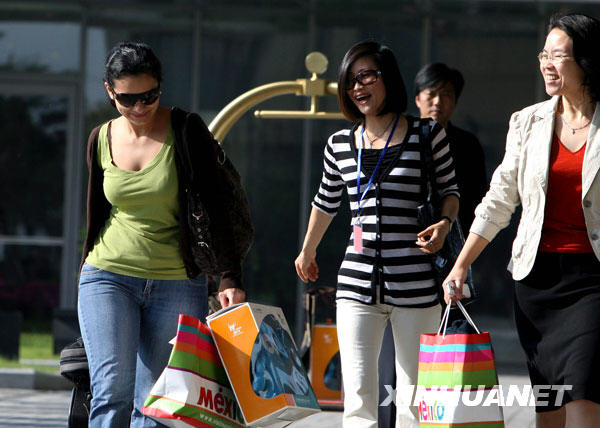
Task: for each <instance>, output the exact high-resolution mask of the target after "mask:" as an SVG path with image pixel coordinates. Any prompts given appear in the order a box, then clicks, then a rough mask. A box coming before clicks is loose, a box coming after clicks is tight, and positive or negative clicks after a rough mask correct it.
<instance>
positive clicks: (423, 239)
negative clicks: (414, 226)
mask: <svg viewBox="0 0 600 428" xmlns="http://www.w3.org/2000/svg"><path fill="white" fill-rule="evenodd" d="M448 232H450V223H449V222H448V221H447V220H445V219H443V220H441V221H438V222H437V223H434V224H432V225H431V226H429V227H427V229H425V230H423V231H421V232H419V233H418V234H417V242H416V244H417V245H418V246H419V247H421V251H423V252H424V253H426V254H435V253H437V252H438V251H440V250H441V249H442V247H443V246H444V241H445V240H446V236H447V235H448Z"/></svg>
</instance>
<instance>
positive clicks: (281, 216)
mask: <svg viewBox="0 0 600 428" xmlns="http://www.w3.org/2000/svg"><path fill="white" fill-rule="evenodd" d="M567 10H573V11H575V10H576V11H579V12H584V13H588V14H590V15H592V16H600V5H598V4H594V3H591V2H573V1H572V2H564V3H561V2H543V1H512V2H510V1H509V2H499V1H489V0H487V1H486V0H481V1H476V0H473V1H441V0H439V1H436V0H429V1H408V0H407V1H397V0H396V1H391V0H373V1H370V2H360V1H357V0H345V1H341V0H329V1H327V0H312V1H310V0H307V1H304V2H303V1H291V0H284V1H278V2H271V1H266V0H262V1H244V0H233V1H220V0H215V1H211V2H208V1H201V0H197V1H194V0H178V1H171V2H164V1H148V0H144V1H141V0H140V1H136V0H129V1H118V2H117V1H111V0H106V1H100V0H90V1H86V2H79V1H67V2H64V1H47V2H43V3H42V2H37V1H29V0H19V1H16V0H15V1H5V2H2V4H1V5H0V90H1V91H0V112H2V114H1V117H0V123H1V125H2V128H1V129H2V133H1V135H0V159H1V160H2V168H1V170H0V176H1V177H2V180H3V183H10V185H8V186H6V185H5V186H1V190H0V192H1V193H2V198H0V292H2V291H1V290H6V289H8V287H9V286H10V287H13V288H16V287H27V286H26V284H28V283H30V282H35V283H36V284H38V286H39V287H42V288H44V287H45V289H47V290H48V293H49V295H51V296H52V298H48V301H49V302H50V303H49V304H50V306H51V307H52V308H54V309H73V308H74V307H75V303H76V275H77V267H78V263H79V254H78V253H79V251H80V246H81V239H82V228H83V227H84V213H85V209H84V203H83V202H84V193H85V188H86V186H85V182H86V177H87V172H86V170H87V169H86V167H85V164H84V148H85V142H86V137H87V134H88V133H89V131H90V130H91V129H92V127H93V126H95V125H97V124H99V123H101V122H102V121H105V120H107V119H109V118H111V117H114V116H115V114H116V111H115V110H114V109H113V108H112V107H111V106H110V105H109V104H108V102H107V98H106V92H105V90H104V87H103V85H102V73H103V64H104V58H105V55H106V53H107V51H108V49H110V47H111V46H113V45H114V44H115V43H117V42H118V41H121V40H140V41H145V42H147V43H149V44H150V45H151V46H152V47H153V48H154V49H155V51H156V53H157V55H158V56H159V57H160V58H161V60H162V62H163V66H164V85H163V95H162V98H161V102H162V103H163V104H164V105H177V106H179V107H182V108H184V109H190V110H194V111H197V112H199V113H200V114H201V115H202V116H203V118H204V119H205V121H206V122H207V123H209V122H210V121H211V120H212V119H213V118H214V117H215V116H216V115H217V113H218V112H219V111H220V110H221V109H222V108H223V107H224V106H225V105H227V104H228V103H229V102H230V101H231V100H232V99H234V98H235V97H237V96H239V95H240V94H242V93H244V92H246V91H248V90H250V89H252V88H254V87H256V86H259V85H263V84H266V83H270V82H274V81H281V80H295V79H297V78H302V77H307V76H308V74H307V71H306V69H305V67H304V58H305V56H306V54H307V53H308V52H310V51H313V50H318V51H321V52H323V53H324V54H325V55H326V56H327V57H328V59H329V68H328V70H327V71H326V72H325V73H324V75H323V77H325V78H328V79H331V80H335V78H336V71H337V66H338V64H339V62H340V60H341V58H342V56H343V54H344V52H345V51H346V50H347V49H348V47H349V46H351V45H352V44H353V43H355V42H356V41H358V40H361V39H365V38H370V37H371V38H375V39H377V40H380V41H382V42H383V43H385V44H387V45H389V46H390V47H391V48H392V49H393V50H394V51H395V53H396V55H397V58H398V60H399V63H400V68H401V70H402V73H403V75H404V79H405V83H406V86H407V89H408V92H409V113H411V114H416V113H417V109H416V107H415V106H414V104H413V103H412V100H413V96H414V94H413V92H412V80H413V78H414V75H415V74H416V72H417V70H418V69H419V68H420V67H421V65H423V64H425V63H427V62H434V61H441V62H446V63H447V64H448V65H450V66H452V67H456V68H459V69H460V70H461V71H462V72H463V74H464V76H465V80H466V85H465V89H464V91H463V95H462V96H461V99H460V100H459V105H458V108H457V110H456V113H455V115H454V117H453V122H454V123H455V124H456V125H458V126H461V127H463V128H466V129H468V130H471V131H472V132H474V133H475V134H476V135H477V136H478V137H479V139H480V140H481V142H482V144H483V146H484V149H485V153H486V159H487V169H488V172H489V174H490V175H491V172H492V171H493V169H494V168H495V167H496V166H497V164H498V163H499V162H500V160H501V158H502V156H503V151H504V140H505V135H506V131H507V128H508V119H509V116H510V114H511V113H512V112H513V111H515V110H517V109H520V108H522V107H523V106H526V105H529V104H532V103H534V102H536V101H540V100H542V99H544V93H543V90H542V89H543V88H542V85H541V79H540V77H539V71H538V64H537V60H536V58H535V55H536V53H537V52H538V51H539V49H540V47H541V45H542V42H543V38H544V32H545V30H544V25H545V22H546V21H547V19H548V17H549V16H550V15H551V14H552V13H554V12H557V11H567ZM307 106H308V104H307V100H306V99H303V98H302V97H295V96H293V95H287V96H282V97H278V98H274V99H271V100H269V101H266V102H264V103H263V104H261V105H260V108H261V109H290V110H291V109H294V110H297V109H305V108H307ZM321 107H322V108H323V109H325V110H337V102H336V100H335V98H334V97H329V98H328V99H327V100H323V101H322V105H321ZM347 126H348V123H347V122H346V121H343V120H324V121H306V120H291V119H288V120H280V119H257V118H255V117H254V116H253V115H252V112H249V113H246V114H245V115H244V116H242V118H241V119H240V120H239V121H238V122H237V123H236V124H235V126H234V127H233V128H232V129H231V131H230V132H229V134H228V135H227V137H226V138H225V139H224V141H223V144H224V147H225V149H226V151H227V152H228V154H229V155H230V156H231V157H232V159H233V160H234V162H235V164H236V165H237V166H238V169H239V170H240V172H241V174H242V177H243V180H244V183H245V185H246V187H247V189H248V194H249V198H250V202H251V208H252V214H253V218H254V221H255V227H256V239H255V242H254V245H253V247H252V250H251V252H250V254H249V256H248V259H247V262H246V265H245V282H246V285H247V289H248V290H247V291H248V298H249V299H250V300H252V301H258V302H264V303H270V304H275V305H278V306H281V307H283V309H284V311H285V313H286V315H287V317H288V319H289V320H290V324H295V323H297V322H298V320H299V319H300V317H297V316H296V314H298V313H300V312H301V309H300V307H299V306H298V297H299V295H301V291H302V288H298V284H297V279H296V274H295V271H294V268H293V261H294V259H295V257H296V255H297V251H298V248H299V245H300V241H301V239H302V237H303V233H304V224H303V222H304V221H305V219H306V215H307V213H308V211H309V210H310V206H309V202H310V199H311V198H312V195H313V194H314V192H315V191H316V188H317V186H318V183H319V180H320V175H321V166H322V154H323V147H324V144H325V142H326V139H327V137H328V136H329V135H330V134H331V133H332V132H334V131H336V130H338V129H340V128H342V127H347ZM348 223H349V217H348V214H347V213H346V210H343V212H340V214H339V215H338V216H337V217H336V219H335V220H334V222H333V223H332V226H331V228H330V230H329V231H328V232H327V234H326V236H325V238H324V241H323V243H322V244H321V246H320V247H319V254H318V261H319V264H320V268H321V273H320V275H321V278H320V280H319V283H321V284H322V285H329V286H334V285H335V282H336V274H337V268H338V266H339V263H340V260H341V258H342V254H343V250H344V247H345V245H346V241H347V235H348V230H347V229H348V228H347V225H348ZM513 236H514V226H511V227H509V228H508V229H507V230H506V231H504V232H502V233H501V234H500V236H499V237H498V239H497V240H496V241H495V242H494V244H493V245H492V246H491V247H490V248H488V250H486V253H485V255H484V256H483V257H482V258H481V259H480V260H479V261H478V262H477V264H476V265H475V272H476V278H477V280H478V283H479V288H480V290H481V292H482V298H481V300H480V301H481V304H480V305H478V308H477V310H479V309H481V310H482V311H487V310H489V311H491V310H493V311H494V313H495V314H496V315H498V316H499V317H508V316H509V313H510V310H509V308H510V300H511V298H510V296H511V293H510V292H509V291H508V290H510V287H511V280H510V277H509V274H508V273H507V272H506V271H505V266H506V263H507V262H508V259H509V251H510V243H511V241H512V238H513ZM32 260H35V263H34V265H35V266H36V268H35V269H33V268H31V269H30V268H29V266H32V263H33V262H32ZM22 271H27V278H25V277H24V276H23V275H21V274H20V273H19V272H22ZM484 272H485V275H484ZM20 275H21V276H20ZM39 284H48V285H47V286H42V285H39ZM302 287H303V286H302ZM2 295H3V296H4V295H8V294H6V293H5V294H2ZM0 300H2V299H0ZM4 301H5V302H8V300H6V299H5V300H4ZM5 304H8V303H5Z"/></svg>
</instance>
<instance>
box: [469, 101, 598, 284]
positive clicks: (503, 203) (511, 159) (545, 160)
mask: <svg viewBox="0 0 600 428" xmlns="http://www.w3.org/2000/svg"><path fill="white" fill-rule="evenodd" d="M558 101H559V97H558V96H555V97H553V98H552V99H550V100H548V101H544V102H541V103H538V104H535V105H532V106H529V107H527V108H524V109H523V110H521V111H518V112H516V113H513V115H512V116H511V118H510V126H509V130H508V135H507V136H506V152H505V154H504V159H503V160H502V163H501V164H500V166H498V168H497V169H496V171H495V172H494V175H493V176H492V180H491V182H490V189H489V190H488V192H487V194H486V195H485V197H484V198H483V200H482V201H481V203H480V204H479V205H478V206H477V208H476V209H475V220H474V221H473V224H472V226H471V229H470V231H471V232H473V233H476V234H477V235H480V236H482V237H483V238H485V239H487V240H488V241H491V240H492V239H493V238H494V237H495V236H496V234H497V233H498V232H499V231H500V230H501V229H503V228H505V227H506V226H508V224H509V222H510V218H511V216H512V214H513V212H514V211H515V208H516V207H517V206H518V205H519V204H521V205H522V206H523V212H522V215H521V220H520V222H519V227H518V230H517V236H516V238H515V240H514V242H513V247H512V255H511V260H510V263H509V265H508V270H509V271H511V272H512V276H513V279H514V280H515V281H519V280H521V279H523V278H525V277H526V276H527V275H528V274H529V272H531V269H532V268H533V264H534V262H535V257H536V254H537V251H538V247H539V244H540V238H541V235H542V225H543V224H544V207H545V204H546V189H547V187H548V168H549V163H550V149H551V147H552V136H553V133H554V118H555V113H556V108H557V106H558ZM599 105H600V103H597V104H596V110H595V112H594V117H593V118H592V123H591V126H590V130H589V133H588V138H587V144H586V148H585V153H584V158H583V168H582V172H581V173H582V185H583V186H582V201H581V204H582V207H583V214H584V217H585V225H586V228H587V233H588V237H589V240H590V243H591V245H592V248H593V249H594V253H595V254H596V257H597V258H598V259H600V178H599V176H600V174H598V170H599V169H600V131H599V128H600V108H598V107H599Z"/></svg>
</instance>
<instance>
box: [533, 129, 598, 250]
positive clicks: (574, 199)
mask: <svg viewBox="0 0 600 428" xmlns="http://www.w3.org/2000/svg"><path fill="white" fill-rule="evenodd" d="M586 145H587V141H586V142H585V143H584V144H583V146H582V147H581V148H580V149H579V150H577V151H576V152H570V151H569V150H568V149H567V148H566V147H565V146H563V144H562V142H561V141H560V140H559V139H558V136H557V135H554V138H553V140H552V151H551V153H550V171H549V173H548V190H547V192H546V209H545V214H544V225H543V226H542V238H541V241H540V251H545V252H553V253H591V252H593V251H594V250H593V249H592V246H591V245H590V240H589V238H588V235H587V229H586V227H585V218H584V216H583V208H582V206H581V168H582V166H583V155H584V153H585V146H586Z"/></svg>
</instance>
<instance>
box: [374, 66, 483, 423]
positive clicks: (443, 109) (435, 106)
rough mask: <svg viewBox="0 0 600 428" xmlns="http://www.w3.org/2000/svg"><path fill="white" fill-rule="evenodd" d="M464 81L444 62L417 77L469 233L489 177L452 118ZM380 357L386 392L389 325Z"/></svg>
mask: <svg viewBox="0 0 600 428" xmlns="http://www.w3.org/2000/svg"><path fill="white" fill-rule="evenodd" d="M464 85H465V80H464V78H463V76H462V74H461V72H460V71H458V70H456V69H452V68H449V67H448V66H447V65H446V64H443V63H440V62H436V63H433V64H427V65H425V66H424V67H422V68H421V69H420V70H419V72H418V73H417V75H416V76H415V81H414V94H415V104H416V105H417V107H418V108H419V113H420V115H421V118H428V117H430V118H432V119H434V120H435V121H436V122H438V123H439V124H440V125H442V126H443V127H444V129H445V130H446V135H447V138H448V140H449V142H450V150H451V151H452V157H453V159H454V165H455V166H454V167H455V172H456V179H457V182H458V189H459V191H460V209H459V212H458V218H459V219H460V225H461V229H462V231H463V234H464V236H465V237H466V236H467V235H468V233H469V228H470V227H471V223H472V222H473V218H474V211H475V207H476V206H477V204H479V202H480V201H481V198H483V195H485V192H486V190H487V186H488V181H487V175H486V168H485V159H484V155H483V149H482V147H481V144H480V143H479V140H478V139H477V137H475V136H474V135H473V134H471V133H470V132H468V131H465V130H463V129H461V128H458V127H456V126H454V125H453V124H452V123H451V122H450V118H451V117H452V114H453V113H454V110H455V108H456V105H457V102H458V98H459V97H460V94H461V93H462V90H463V87H464ZM444 309H445V305H444V303H443V302H442V312H443V310H444ZM463 318H464V317H463V315H462V313H461V312H460V311H458V310H454V309H453V310H452V312H451V318H450V320H449V323H450V324H451V323H452V322H453V321H454V320H456V319H463ZM379 358H380V359H379V376H380V386H379V392H380V394H382V393H384V392H385V391H386V389H385V388H386V385H394V383H395V372H394V364H393V360H394V347H393V338H392V333H391V330H390V326H389V325H388V326H387V327H386V330H385V335H384V339H383V346H382V349H381V355H380V357H379ZM394 411H395V409H394V406H393V405H390V406H388V407H380V408H379V424H380V427H388V426H392V422H391V421H393V420H394V416H393V415H394Z"/></svg>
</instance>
